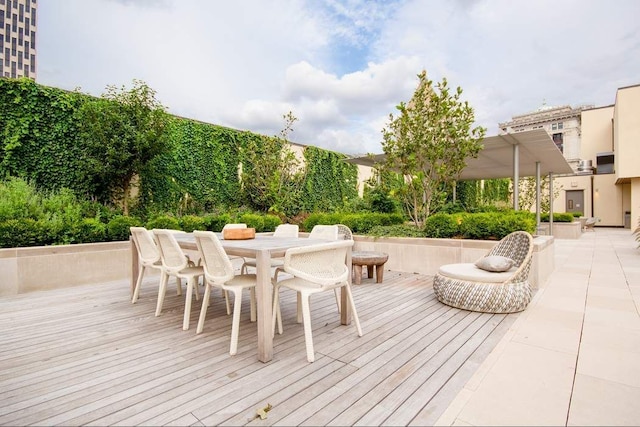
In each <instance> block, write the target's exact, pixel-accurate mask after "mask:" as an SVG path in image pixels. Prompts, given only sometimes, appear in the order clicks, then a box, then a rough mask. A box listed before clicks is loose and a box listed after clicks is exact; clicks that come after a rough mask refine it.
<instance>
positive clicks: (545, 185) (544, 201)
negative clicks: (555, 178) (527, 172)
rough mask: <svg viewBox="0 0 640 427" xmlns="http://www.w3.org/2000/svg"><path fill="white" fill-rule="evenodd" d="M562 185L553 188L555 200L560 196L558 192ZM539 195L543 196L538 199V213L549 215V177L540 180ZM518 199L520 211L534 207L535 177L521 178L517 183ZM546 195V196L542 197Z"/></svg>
mask: <svg viewBox="0 0 640 427" xmlns="http://www.w3.org/2000/svg"><path fill="white" fill-rule="evenodd" d="M561 189H562V185H561V184H559V183H557V182H556V183H555V184H554V186H553V198H554V199H557V198H558V196H560V190H561ZM540 193H541V194H542V195H543V196H542V197H541V198H540V212H543V213H544V212H546V213H549V206H550V205H549V176H548V175H547V176H544V177H542V178H541V179H540ZM518 194H519V197H518V204H519V207H520V209H523V210H532V209H533V208H534V207H535V205H536V179H535V177H532V176H528V177H524V178H521V179H520V181H519V193H518ZM544 195H546V196H544Z"/></svg>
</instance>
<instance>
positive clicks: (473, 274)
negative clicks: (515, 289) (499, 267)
mask: <svg viewBox="0 0 640 427" xmlns="http://www.w3.org/2000/svg"><path fill="white" fill-rule="evenodd" d="M516 269H517V268H516V267H511V268H510V269H509V270H507V271H504V272H493V271H485V270H483V269H481V268H478V267H476V266H475V264H473V263H460V264H445V265H442V266H440V268H439V269H438V273H440V274H441V275H443V276H445V277H448V278H450V279H457V280H464V281H469V282H488V283H502V282H504V281H506V280H507V279H509V278H510V277H511V276H513V273H514V272H515V271H516Z"/></svg>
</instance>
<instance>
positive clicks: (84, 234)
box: [74, 218, 126, 243]
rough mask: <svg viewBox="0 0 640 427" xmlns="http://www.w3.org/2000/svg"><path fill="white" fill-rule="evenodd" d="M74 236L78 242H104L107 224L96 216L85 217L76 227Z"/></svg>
mask: <svg viewBox="0 0 640 427" xmlns="http://www.w3.org/2000/svg"><path fill="white" fill-rule="evenodd" d="M74 237H75V239H74V240H75V241H76V242H78V243H94V242H104V241H105V239H106V237H107V226H106V225H105V224H104V223H102V222H101V221H100V220H98V219H96V218H83V219H82V220H81V221H80V222H79V223H78V224H77V225H76V227H75V230H74ZM125 240H126V239H125Z"/></svg>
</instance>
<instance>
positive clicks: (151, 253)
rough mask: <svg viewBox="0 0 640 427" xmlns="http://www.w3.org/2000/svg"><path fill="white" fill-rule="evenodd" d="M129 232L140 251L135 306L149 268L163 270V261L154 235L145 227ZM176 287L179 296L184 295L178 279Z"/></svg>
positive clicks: (134, 228) (131, 229)
mask: <svg viewBox="0 0 640 427" xmlns="http://www.w3.org/2000/svg"><path fill="white" fill-rule="evenodd" d="M129 231H130V232H131V238H132V239H133V241H134V243H135V245H136V249H137V251H138V278H137V280H136V287H135V289H134V291H133V298H131V304H135V303H136V301H138V297H139V296H140V287H141V286H142V279H143V277H144V272H145V271H146V269H147V268H155V269H158V270H162V261H161V260H160V250H159V249H158V246H157V245H156V242H154V241H153V233H151V232H150V231H149V230H147V229H146V228H144V227H130V228H129ZM176 287H177V294H178V295H182V283H181V281H180V279H179V278H176Z"/></svg>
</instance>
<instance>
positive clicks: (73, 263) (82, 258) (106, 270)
mask: <svg viewBox="0 0 640 427" xmlns="http://www.w3.org/2000/svg"><path fill="white" fill-rule="evenodd" d="M130 274H131V244H130V243H129V242H128V241H126V242H108V243H84V244H79V245H60V246H35V247H30V248H8V249H0V296H3V295H16V294H22V293H26V292H32V291H39V290H45V289H55V288H61V287H69V286H77V285H86V284H91V283H104V282H110V281H114V280H122V279H124V278H126V277H129V276H130Z"/></svg>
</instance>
